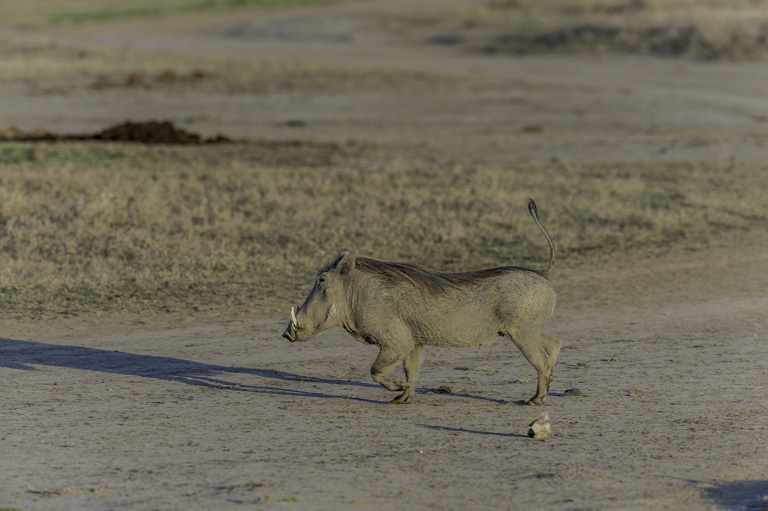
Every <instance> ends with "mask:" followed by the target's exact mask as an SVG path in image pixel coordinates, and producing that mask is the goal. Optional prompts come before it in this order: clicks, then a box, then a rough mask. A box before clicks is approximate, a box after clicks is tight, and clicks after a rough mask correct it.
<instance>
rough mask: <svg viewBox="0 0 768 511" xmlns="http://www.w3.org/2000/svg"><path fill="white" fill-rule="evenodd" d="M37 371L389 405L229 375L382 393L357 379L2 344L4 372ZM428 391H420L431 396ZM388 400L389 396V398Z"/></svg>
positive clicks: (30, 344)
mask: <svg viewBox="0 0 768 511" xmlns="http://www.w3.org/2000/svg"><path fill="white" fill-rule="evenodd" d="M36 366H48V367H63V368H66V369H79V370H82V371H95V372H100V373H108V374H110V373H111V374H122V375H128V376H139V377H144V378H153V379H157V380H165V381H172V382H177V383H184V384H187V385H197V386H200V387H207V388H212V389H228V390H234V391H239V392H254V393H259V394H273V395H283V396H297V397H307V398H336V399H352V400H356V401H362V402H366V403H375V404H385V403H388V402H389V401H388V400H376V399H365V398H359V397H351V396H343V395H336V394H331V393H324V392H319V391H314V390H313V391H307V390H301V389H298V388H286V387H280V386H274V385H249V384H242V383H235V382H233V381H230V380H228V379H227V375H234V374H245V375H251V376H256V377H259V378H262V379H265V380H282V381H294V382H300V383H315V384H322V385H343V386H352V387H365V388H370V389H376V391H377V392H381V391H382V389H381V387H380V386H379V385H376V384H374V383H362V382H357V381H352V380H339V379H328V378H317V377H312V376H303V375H299V374H293V373H289V372H285V371H277V370H274V369H258V368H249V367H236V366H221V365H212V364H205V363H202V362H195V361H192V360H184V359H180V358H174V357H163V356H156V355H139V354H136V353H128V352H125V351H113V350H105V349H99V348H86V347H82V346H70V345H63V344H46V343H40V342H32V341H19V340H13V339H0V367H7V368H10V369H20V370H27V371H36V370H38V368H37V367H36ZM428 390H429V389H419V391H418V392H419V393H422V394H424V393H427V392H428ZM384 397H385V398H388V397H389V396H388V395H386V394H385V395H384ZM461 397H464V398H473V399H488V398H484V397H481V396H472V395H469V394H461Z"/></svg>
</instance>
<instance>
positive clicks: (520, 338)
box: [512, 332, 561, 405]
mask: <svg viewBox="0 0 768 511" xmlns="http://www.w3.org/2000/svg"><path fill="white" fill-rule="evenodd" d="M512 341H513V342H514V343H515V345H516V346H517V347H518V348H520V351H522V352H523V355H524V356H525V358H526V359H527V360H528V362H530V363H531V365H532V366H533V367H534V368H536V372H537V373H538V384H537V386H536V394H535V395H534V396H533V397H532V398H531V399H529V400H528V401H527V402H526V404H529V405H540V404H543V403H544V401H545V400H546V399H547V394H548V393H549V384H550V383H551V382H552V370H553V369H554V368H555V364H556V363H557V357H558V356H559V355H560V345H561V342H560V339H558V338H557V337H552V336H551V335H547V334H545V333H544V332H536V333H533V332H530V333H526V334H523V333H521V332H518V333H516V335H515V336H514V337H512Z"/></svg>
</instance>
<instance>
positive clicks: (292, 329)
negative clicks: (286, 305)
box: [283, 307, 299, 342]
mask: <svg viewBox="0 0 768 511" xmlns="http://www.w3.org/2000/svg"><path fill="white" fill-rule="evenodd" d="M298 329H299V322H298V321H296V312H295V310H294V308H293V307H291V322H290V323H289V324H288V327H287V328H286V329H285V332H283V337H285V338H286V339H288V340H289V341H291V342H294V341H295V340H296V330H298Z"/></svg>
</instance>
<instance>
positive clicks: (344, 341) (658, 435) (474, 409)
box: [0, 2, 768, 510]
mask: <svg viewBox="0 0 768 511" xmlns="http://www.w3.org/2000/svg"><path fill="white" fill-rule="evenodd" d="M415 4H417V3H416V2H407V3H406V2H376V3H374V2H364V3H361V4H357V3H348V4H346V3H345V4H341V5H339V6H336V7H333V8H327V9H322V10H315V9H303V10H295V11H290V12H288V13H285V12H281V11H275V12H270V13H268V14H264V13H243V12H240V13H237V14H221V15H216V16H211V15H207V16H200V17H191V18H186V19H184V20H161V21H117V22H111V23H109V24H99V25H93V26H90V25H86V26H81V27H59V28H57V29H56V30H55V31H51V32H50V33H47V34H44V35H41V34H30V33H19V34H10V36H14V37H15V36H18V37H19V38H22V39H26V40H31V39H35V38H42V39H45V40H46V41H49V42H50V41H53V42H54V45H55V46H56V47H57V48H58V47H60V46H57V45H63V46H65V47H72V48H93V47H98V46H99V45H109V46H110V47H121V46H124V45H128V46H133V47H136V48H142V49H157V50H158V51H160V50H162V51H171V52H180V53H182V52H183V53H185V54H201V55H202V54H206V55H217V54H218V55H222V56H224V55H241V56H243V55H244V56H248V55H251V56H254V57H274V58H280V59H298V60H299V61H301V60H302V59H304V60H306V61H307V62H315V61H317V60H322V61H324V62H331V63H336V64H343V65H349V66H364V65H365V66H371V67H372V68H380V69H397V70H403V69H405V70H418V71H424V70H427V71H429V72H433V73H442V74H444V75H445V76H446V80H450V78H451V77H456V79H457V82H458V83H460V84H461V85H459V86H455V87H446V88H445V89H442V88H440V89H437V90H422V89H420V88H419V87H418V86H416V85H411V86H409V87H408V88H407V89H403V88H402V87H400V86H396V85H392V84H380V86H379V87H378V88H374V89H373V90H371V91H370V92H366V91H360V90H354V91H345V92H335V91H333V89H326V90H323V91H320V92H318V93H317V94H312V95H306V94H303V93H302V94H296V93H291V92H290V91H284V92H281V91H272V92H270V93H269V94H253V93H249V92H242V93H224V92H222V91H218V93H217V89H215V88H214V87H211V88H205V87H201V88H199V89H194V90H191V91H189V90H188V91H185V92H184V93H183V94H181V93H179V91H174V90H169V89H162V88H158V89H149V90H147V89H141V90H126V89H120V90H104V91H92V90H81V88H78V87H74V86H73V87H72V89H65V90H58V92H56V91H54V92H49V93H45V94H42V93H40V92H39V91H38V92H34V91H33V92H30V90H29V89H28V88H26V87H23V86H21V85H19V84H18V83H5V82H4V83H1V84H0V92H2V97H3V98H4V99H3V100H2V103H1V104H2V111H3V112H4V115H5V118H6V119H7V122H9V123H15V124H17V125H19V126H21V127H23V128H25V129H32V128H34V127H36V126H38V125H45V126H46V127H48V128H50V129H57V130H59V131H76V132H77V131H96V130H98V129H101V128H103V127H104V126H105V125H108V124H112V123H114V122H120V121H122V120H124V118H127V117H130V118H133V119H138V118H148V117H152V118H158V117H161V118H168V119H171V120H176V121H180V122H181V121H183V119H186V118H188V117H189V116H190V115H197V114H199V117H200V118H203V119H206V120H205V121H204V122H200V123H198V124H196V125H195V128H196V129H198V130H199V131H201V132H206V133H207V134H213V133H216V132H222V133H225V134H227V135H230V136H235V137H261V136H264V137H270V138H295V137H302V138H312V139H318V140H347V139H355V140H375V141H384V142H386V143H391V144H393V145H397V144H411V143H413V142H426V143H428V144H430V145H434V146H436V147H442V148H444V149H445V151H446V152H448V153H450V152H454V154H456V155H461V156H462V157H468V156H472V155H475V156H476V157H482V158H486V159H493V160H498V161H507V162H510V163H515V162H524V161H548V160H549V159H550V158H552V157H557V158H559V159H561V160H564V161H600V162H613V161H633V160H643V161H647V160H667V159H699V160H701V159H723V160H727V159H731V158H733V159H746V160H750V159H761V158H764V151H765V140H766V135H768V132H767V129H766V123H765V122H764V121H763V120H761V119H764V116H765V115H766V114H767V113H768V94H767V93H766V89H765V86H764V84H765V83H768V68H766V66H765V65H764V64H762V65H760V64H706V65H705V64H697V63H693V62H684V61H674V60H653V59H646V58H637V57H620V56H603V57H588V56H585V57H568V58H564V57H528V58H522V59H513V58H508V57H493V58H492V57H479V56H475V55H467V54H462V53H457V52H454V51H451V50H450V49H446V48H441V47H435V46H430V45H427V44H424V42H423V40H422V39H420V38H418V37H416V36H411V35H409V34H408V33H405V34H402V33H398V31H397V30H392V29H391V27H390V28H389V29H386V30H385V29H384V28H381V27H386V26H387V25H386V24H382V23H381V20H382V19H390V18H388V17H387V15H388V13H389V12H390V11H392V10H395V11H397V9H406V8H410V7H408V6H410V5H415ZM418 4H419V5H421V6H422V7H423V8H430V6H432V7H434V6H436V5H438V4H439V2H424V3H422V2H418ZM275 27H278V28H279V30H278V29H277V28H275ZM4 36H6V37H9V34H8V33H4ZM478 83H479V84H483V86H482V87H478V86H476V84H478ZM466 84H469V85H466ZM487 84H491V85H487ZM190 105H194V106H193V107H191V106H190ZM191 109H193V110H194V111H193V112H192V113H190V110H191ZM290 119H302V120H304V121H306V124H305V125H304V126H303V127H302V128H300V130H299V131H298V132H297V128H290V127H288V126H287V124H286V121H287V120H290ZM529 125H536V126H542V127H543V128H544V129H543V132H541V133H538V134H535V135H534V134H525V133H523V132H522V131H523V128H524V127H525V126H529ZM767 244H768V231H766V230H760V231H753V232H740V233H733V234H731V235H727V236H723V237H720V238H716V239H710V240H696V243H679V244H677V245H674V246H669V247H662V248H653V249H651V248H648V249H643V250H642V251H640V252H634V253H627V254H623V255H620V256H615V257H612V258H609V257H606V258H604V259H603V260H600V259H599V258H598V259H596V260H591V261H586V260H585V261H581V262H579V261H574V262H573V263H572V264H570V265H563V264H560V265H558V266H557V267H556V271H555V272H554V273H553V275H552V280H553V282H554V283H555V286H556V288H557V289H558V291H559V302H558V309H557V311H556V314H555V316H554V318H553V320H552V322H551V324H550V327H549V332H550V333H552V334H554V335H558V336H560V337H562V338H563V340H564V344H565V347H564V349H563V352H562V355H561V360H560V363H559V364H558V366H557V368H556V374H555V381H554V383H553V387H552V393H551V395H550V396H549V399H548V402H547V405H546V406H544V407H540V408H530V407H524V406H520V405H518V404H517V401H519V400H521V399H525V398H527V397H530V395H531V394H532V393H533V390H534V386H535V384H534V382H533V379H534V371H533V369H532V368H531V367H530V366H529V365H528V363H527V362H525V360H523V358H522V356H520V354H519V353H518V352H517V351H516V349H515V348H514V347H513V346H511V344H510V343H509V342H506V341H504V340H500V341H497V342H496V343H494V344H492V345H491V346H487V347H484V348H478V349H472V350H442V349H430V350H427V353H426V357H425V362H424V369H423V371H422V377H421V380H420V382H419V386H420V388H419V394H418V396H417V402H416V403H415V404H414V405H412V406H387V405H386V404H385V403H386V402H387V401H388V400H389V399H390V398H391V396H390V395H389V393H387V392H386V391H385V390H383V389H382V388H380V387H379V386H377V385H374V384H373V383H372V382H371V381H370V379H369V377H368V366H369V364H370V363H371V361H372V360H373V358H374V356H375V348H371V347H367V346H361V345H358V344H357V343H355V342H354V341H352V340H351V339H350V338H349V337H348V336H347V335H346V334H345V333H344V332H343V331H340V330H333V331H329V332H326V333H324V334H322V335H321V336H319V337H318V338H317V339H315V340H313V341H310V342H309V343H307V344H302V345H290V344H288V343H287V342H286V341H284V340H283V339H281V338H280V337H279V335H280V333H281V332H282V330H283V328H284V326H285V322H286V321H287V320H286V318H283V317H274V316H273V315H271V314H269V313H265V315H264V316H258V315H257V316H256V317H243V316H242V315H239V314H238V313H237V311H227V312H226V313H222V314H221V315H219V316H210V317H197V316H192V315H188V316H169V315H166V316H157V317H128V316H124V317H120V316H118V317H115V316H107V317H100V316H89V317H81V318H76V319H70V320H59V321H49V322H43V323H35V324H30V323H28V322H25V321H23V320H11V319H5V320H4V321H3V322H2V328H3V334H2V337H4V339H2V340H0V352H1V356H2V358H1V359H0V378H1V380H0V381H1V383H0V385H2V404H1V405H0V407H1V409H2V411H1V412H0V414H1V415H0V416H1V417H2V423H1V425H0V507H2V508H12V509H26V510H31V509H182V508H183V509H214V508H215V509H229V508H232V509H235V508H245V509H308V510H312V509H317V510H321V509H334V510H335V509H387V508H398V509H405V510H410V509H413V510H420V509H440V510H443V509H520V508H528V509H554V510H557V509H563V510H565V509H569V510H570V509H638V510H640V509H643V510H645V509H768V447H766V445H767V444H768V443H767V442H766V438H768V425H767V424H766V412H765V410H766V405H768V399H767V398H766V396H765V376H766V373H768V358H766V349H765V345H766V344H765V342H766V334H765V332H766V326H768V325H767V323H768V319H766V314H765V310H766V308H767V307H768V299H767V298H766V295H765V292H764V290H765V289H766V288H767V287H768V282H767V281H768V276H767V274H766V272H765V267H766V263H768V251H766V250H765V247H766V245H767ZM417 250H418V247H414V251H417ZM511 258H512V259H513V255H511ZM323 262H324V261H318V265H320V264H322V263H323ZM510 262H511V263H514V260H511V261H510ZM310 278H311V276H308V281H309V279H310ZM302 298H303V297H300V296H297V297H296V301H297V302H298V301H299V300H300V299H302ZM442 385H450V386H452V387H454V389H455V390H456V392H455V393H452V394H444V393H432V392H429V391H430V389H435V388H438V387H440V386H442ZM572 388H577V389H579V390H580V392H581V393H582V394H583V395H582V396H576V397H572V396H568V395H566V390H568V389H572ZM541 411H547V412H548V413H549V414H550V416H551V417H552V427H553V433H552V435H551V436H550V437H549V438H547V439H546V440H544V441H538V440H532V439H530V438H528V437H527V436H526V434H525V433H526V431H527V427H526V425H527V423H528V422H529V421H530V420H532V419H533V418H534V417H535V416H536V415H537V414H538V413H540V412H541Z"/></svg>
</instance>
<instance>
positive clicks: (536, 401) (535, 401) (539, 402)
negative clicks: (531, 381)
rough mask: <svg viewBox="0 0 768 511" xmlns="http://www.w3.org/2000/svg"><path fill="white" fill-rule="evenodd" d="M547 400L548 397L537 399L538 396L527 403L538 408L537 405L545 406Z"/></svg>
mask: <svg viewBox="0 0 768 511" xmlns="http://www.w3.org/2000/svg"><path fill="white" fill-rule="evenodd" d="M546 399H547V396H544V397H540V398H538V399H536V396H533V397H532V398H531V399H529V400H528V401H526V402H525V404H526V405H529V406H536V405H543V404H544V401H545V400H546Z"/></svg>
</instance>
